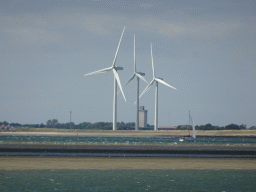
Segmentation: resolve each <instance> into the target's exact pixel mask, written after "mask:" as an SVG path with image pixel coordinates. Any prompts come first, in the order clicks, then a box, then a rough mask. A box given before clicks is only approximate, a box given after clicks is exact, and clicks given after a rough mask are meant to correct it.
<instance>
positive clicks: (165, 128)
mask: <svg viewBox="0 0 256 192" xmlns="http://www.w3.org/2000/svg"><path fill="white" fill-rule="evenodd" d="M158 130H176V127H159V128H158Z"/></svg>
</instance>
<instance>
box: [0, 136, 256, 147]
mask: <svg viewBox="0 0 256 192" xmlns="http://www.w3.org/2000/svg"><path fill="white" fill-rule="evenodd" d="M0 142H1V143H4V142H14V143H16V142H19V143H24V144H26V143H27V144H31V143H38V144H102V145H104V144H113V145H115V144H116V145H118V144H124V145H183V144H184V143H191V142H190V141H184V142H179V138H177V137H94V136H79V137H76V136H16V135H2V136H0ZM192 144H194V145H197V144H198V145H202V144H207V145H256V139H255V138H211V137H205V138H196V140H195V141H193V142H192Z"/></svg>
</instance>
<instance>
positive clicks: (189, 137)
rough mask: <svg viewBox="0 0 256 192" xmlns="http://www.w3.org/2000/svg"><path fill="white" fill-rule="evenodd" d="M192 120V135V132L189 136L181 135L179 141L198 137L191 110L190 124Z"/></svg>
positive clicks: (192, 139)
mask: <svg viewBox="0 0 256 192" xmlns="http://www.w3.org/2000/svg"><path fill="white" fill-rule="evenodd" d="M190 121H191V124H192V130H193V132H192V136H190V134H189V135H188V136H183V137H180V138H179V141H181V142H182V141H194V140H195V138H196V129H195V126H194V122H193V119H192V118H191V116H190V111H189V125H190Z"/></svg>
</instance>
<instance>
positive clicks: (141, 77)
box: [135, 73, 148, 83]
mask: <svg viewBox="0 0 256 192" xmlns="http://www.w3.org/2000/svg"><path fill="white" fill-rule="evenodd" d="M135 75H136V76H138V77H139V78H140V79H142V80H143V81H145V82H146V83H148V82H147V80H146V79H145V78H144V77H143V76H141V75H140V74H139V73H135Z"/></svg>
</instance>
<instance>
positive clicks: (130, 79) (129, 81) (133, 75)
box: [123, 73, 135, 88]
mask: <svg viewBox="0 0 256 192" xmlns="http://www.w3.org/2000/svg"><path fill="white" fill-rule="evenodd" d="M134 76H135V73H134V74H133V75H132V76H131V78H130V79H129V80H128V81H127V82H126V83H125V85H124V86H123V88H124V87H125V86H126V85H127V84H128V83H130V82H131V80H133V78H134Z"/></svg>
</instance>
